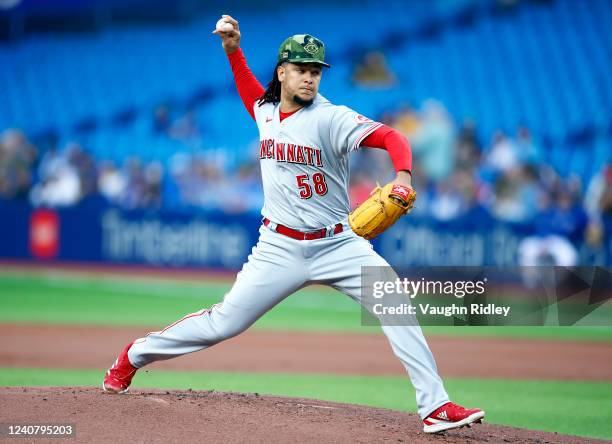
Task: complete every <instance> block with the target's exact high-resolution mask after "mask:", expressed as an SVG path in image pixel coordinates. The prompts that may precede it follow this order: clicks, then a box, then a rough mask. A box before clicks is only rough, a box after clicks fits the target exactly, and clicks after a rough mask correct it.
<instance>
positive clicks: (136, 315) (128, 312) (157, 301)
mask: <svg viewBox="0 0 612 444" xmlns="http://www.w3.org/2000/svg"><path fill="white" fill-rule="evenodd" d="M230 285H231V283H227V282H186V281H173V280H160V279H146V278H121V277H116V276H112V277H111V276H108V275H104V276H102V275H100V276H93V275H92V276H91V277H89V276H82V275H77V274H67V273H60V274H51V273H49V272H46V273H40V272H39V273H36V272H28V273H19V272H5V273H2V274H0V322H15V323H45V324H81V325H111V326H112V325H118V326H119V325H126V326H127V325H130V326H132V325H133V326H147V327H161V326H164V325H167V324H169V323H171V322H173V321H174V320H176V319H178V318H180V317H182V316H183V315H184V314H186V313H190V312H193V311H196V310H199V309H200V308H202V307H208V306H211V305H212V304H215V303H217V302H219V301H220V300H221V299H222V298H223V295H224V294H225V292H226V291H228V289H229V288H230ZM254 328H256V329H261V330H293V331H337V332H354V333H374V332H379V328H378V327H365V326H362V325H361V315H360V309H359V306H358V305H357V304H355V303H354V302H353V301H351V300H350V299H349V298H348V297H346V296H344V295H342V294H340V293H338V292H336V291H333V290H327V289H325V288H322V287H313V288H311V289H305V290H302V291H300V292H298V293H296V294H295V295H293V296H290V297H289V298H287V299H286V300H285V301H284V302H282V303H281V304H279V306H277V307H275V308H274V309H273V310H272V311H270V312H269V313H267V314H266V315H265V316H264V317H263V318H262V319H261V320H260V321H258V322H257V323H256V324H255V327H254ZM424 330H425V332H426V334H430V335H450V336H490V337H514V338H540V339H548V340H585V341H612V327H578V326H574V327H425V328H424Z"/></svg>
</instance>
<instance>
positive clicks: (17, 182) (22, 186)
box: [0, 129, 38, 199]
mask: <svg viewBox="0 0 612 444" xmlns="http://www.w3.org/2000/svg"><path fill="white" fill-rule="evenodd" d="M37 156H38V152H37V150H36V148H35V147H34V146H33V145H32V144H31V143H30V142H29V141H28V139H27V138H26V136H25V135H24V134H23V133H22V132H21V131H18V130H15V129H8V130H5V131H4V132H3V133H2V134H0V198H4V199H20V198H25V197H27V195H28V192H29V191H30V187H31V185H32V167H33V165H34V162H35V161H36V158H37Z"/></svg>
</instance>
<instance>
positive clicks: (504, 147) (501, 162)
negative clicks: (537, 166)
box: [486, 131, 520, 173]
mask: <svg viewBox="0 0 612 444" xmlns="http://www.w3.org/2000/svg"><path fill="white" fill-rule="evenodd" d="M486 164H487V165H488V166H489V167H491V168H492V169H493V171H495V172H502V173H503V172H505V171H508V170H511V169H513V168H517V167H518V166H519V165H520V160H519V153H518V147H517V146H516V143H515V142H514V141H513V140H512V139H510V138H509V137H507V136H506V135H505V134H504V133H503V132H502V131H497V132H496V133H495V135H494V136H493V142H492V144H491V149H490V151H489V153H488V154H487V158H486Z"/></svg>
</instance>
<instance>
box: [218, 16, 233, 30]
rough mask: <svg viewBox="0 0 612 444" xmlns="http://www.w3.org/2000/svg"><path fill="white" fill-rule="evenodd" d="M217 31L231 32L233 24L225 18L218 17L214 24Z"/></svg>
mask: <svg viewBox="0 0 612 444" xmlns="http://www.w3.org/2000/svg"><path fill="white" fill-rule="evenodd" d="M215 29H216V30H217V32H231V31H233V30H234V25H232V24H231V23H228V22H226V21H225V19H219V21H218V22H217V25H216V26H215Z"/></svg>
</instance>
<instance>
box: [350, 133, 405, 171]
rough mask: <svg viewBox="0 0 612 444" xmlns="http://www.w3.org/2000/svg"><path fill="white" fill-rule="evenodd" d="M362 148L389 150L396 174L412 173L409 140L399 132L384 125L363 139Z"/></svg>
mask: <svg viewBox="0 0 612 444" xmlns="http://www.w3.org/2000/svg"><path fill="white" fill-rule="evenodd" d="M361 146H363V147H367V148H381V149H384V150H387V152H388V153H389V157H391V161H392V162H393V166H394V167H395V171H396V172H399V171H402V170H404V171H408V172H409V173H412V150H411V149H410V144H409V143H408V140H407V139H406V138H405V137H404V136H403V135H402V134H401V133H400V132H399V131H397V130H395V129H393V128H391V127H389V126H387V125H382V126H381V127H379V128H377V129H376V130H375V131H374V132H373V133H372V134H370V135H369V136H368V137H366V138H365V139H363V141H362V142H361Z"/></svg>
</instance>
